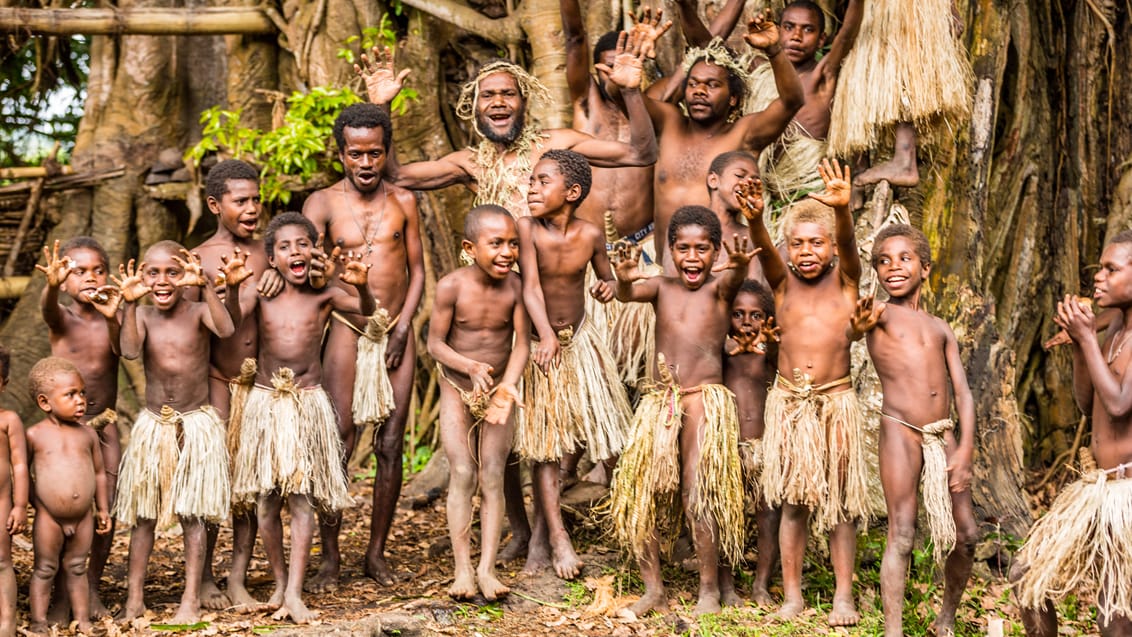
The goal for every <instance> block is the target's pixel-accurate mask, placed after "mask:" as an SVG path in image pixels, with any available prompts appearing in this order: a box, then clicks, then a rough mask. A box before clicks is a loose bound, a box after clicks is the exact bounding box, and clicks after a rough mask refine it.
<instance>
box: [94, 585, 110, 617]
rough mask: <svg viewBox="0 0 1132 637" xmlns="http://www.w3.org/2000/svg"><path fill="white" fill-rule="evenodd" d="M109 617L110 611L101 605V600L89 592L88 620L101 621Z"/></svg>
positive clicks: (95, 594)
mask: <svg viewBox="0 0 1132 637" xmlns="http://www.w3.org/2000/svg"><path fill="white" fill-rule="evenodd" d="M109 616H110V609H109V608H106V605H105V604H103V603H102V598H100V597H99V596H98V593H96V592H94V591H93V590H92V591H91V592H90V618H91V619H102V618H103V617H109Z"/></svg>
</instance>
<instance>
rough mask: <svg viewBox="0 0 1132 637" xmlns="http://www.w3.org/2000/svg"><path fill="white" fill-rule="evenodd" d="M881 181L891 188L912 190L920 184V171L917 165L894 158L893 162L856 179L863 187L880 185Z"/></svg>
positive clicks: (871, 169) (888, 162) (869, 170)
mask: <svg viewBox="0 0 1132 637" xmlns="http://www.w3.org/2000/svg"><path fill="white" fill-rule="evenodd" d="M881 181H887V182H888V183H889V185H890V186H902V187H904V188H911V187H913V186H915V185H916V184H918V183H920V171H919V169H918V168H917V167H916V164H915V163H908V162H906V161H900V160H899V159H898V158H896V157H893V158H892V159H891V160H889V161H886V162H884V163H883V164H877V165H876V166H873V167H872V168H869V169H868V170H866V171H864V172H863V173H861V174H860V175H857V179H856V182H857V183H858V184H861V185H863V186H868V185H871V184H875V183H879V182H881Z"/></svg>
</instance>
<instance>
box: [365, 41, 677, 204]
mask: <svg viewBox="0 0 1132 637" xmlns="http://www.w3.org/2000/svg"><path fill="white" fill-rule="evenodd" d="M642 44H643V38H641V37H639V36H638V35H636V34H634V35H632V36H629V35H628V34H624V33H622V34H621V36H620V38H619V39H618V43H617V47H616V55H615V56H614V60H613V66H606V65H604V64H598V65H596V68H597V69H598V70H600V71H602V72H605V73H608V74H609V81H610V82H611V83H612V84H614V85H616V86H617V87H619V89H620V93H621V95H622V96H623V97H624V99H625V108H626V112H627V113H628V116H629V128H630V135H629V142H628V143H623V142H618V141H611V140H599V139H595V138H594V137H592V136H590V135H587V134H586V133H583V132H580V131H576V130H572V129H567V128H554V129H544V128H542V127H541V126H540V125H539V123H538V122H537V121H536V120H535V119H534V118H533V117H532V116H531V113H532V111H534V112H537V111H538V110H539V109H538V108H535V107H538V106H541V105H542V104H544V103H546V102H547V101H549V99H550V94H549V92H548V91H547V89H546V87H545V86H543V85H542V83H541V82H539V81H538V79H537V78H535V77H534V76H533V75H531V74H530V73H528V72H527V71H526V70H524V69H523V68H522V67H520V66H518V65H516V64H512V63H511V62H507V61H505V60H496V61H494V62H490V63H488V64H486V65H484V66H483V67H482V68H481V70H480V72H479V74H477V75H476V77H475V79H473V80H472V81H470V82H468V83H467V84H465V85H464V87H463V89H462V90H461V91H460V97H459V100H458V101H457V102H456V115H457V116H459V117H460V118H461V119H464V120H465V121H469V122H471V123H472V125H473V127H474V129H475V131H476V133H477V134H478V135H479V136H480V137H481V139H480V141H479V143H478V144H476V145H475V146H473V147H471V148H464V149H461V150H457V151H455V152H452V153H449V154H447V155H445V156H444V157H441V158H440V159H436V160H425V161H418V162H413V163H411V164H404V165H401V164H399V163H398V162H397V161H396V160H395V159H394V158H393V157H390V158H389V161H388V163H387V164H386V173H387V174H388V175H389V179H390V181H392V182H393V183H394V184H396V185H398V186H402V187H405V188H410V189H412V190H434V189H437V188H444V187H446V186H451V185H454V184H464V185H466V186H468V187H469V188H471V189H472V190H473V191H474V192H475V193H476V199H475V203H476V205H483V204H497V205H501V206H503V207H505V208H507V209H508V210H510V211H511V214H513V215H515V216H516V217H522V216H526V215H527V214H528V212H527V184H528V179H529V177H530V173H531V167H532V166H533V165H534V164H535V163H537V162H538V160H539V158H540V157H542V154H543V153H544V152H546V151H547V150H549V149H551V148H560V149H566V150H573V151H575V152H577V153H579V154H581V155H582V156H584V157H585V158H586V159H587V160H588V161H589V162H590V164H592V165H594V166H602V167H618V166H648V165H651V164H653V163H654V162H655V161H656V157H657V146H656V137H655V135H654V134H653V129H652V126H650V123H649V118H648V113H647V112H646V111H645V105H644V100H643V98H642V96H641V91H640V86H641V64H642V58H643V57H644V53H643V52H642ZM374 55H375V59H374V60H373V62H372V63H371V62H370V60H369V59H368V58H367V57H365V56H363V57H362V65H361V66H359V67H356V70H357V71H358V73H359V74H360V75H361V76H362V77H363V78H364V79H365V83H366V91H367V94H368V96H369V100H370V101H371V102H373V103H375V104H380V105H382V106H387V105H388V104H389V103H390V102H391V101H392V100H393V98H394V97H395V96H396V95H397V93H398V92H399V91H400V90H401V82H402V80H403V79H404V78H405V76H406V75H407V74H408V71H401V72H400V73H396V72H395V71H394V68H393V62H392V55H391V53H390V52H389V50H388V49H386V50H383V51H382V50H375V51H374Z"/></svg>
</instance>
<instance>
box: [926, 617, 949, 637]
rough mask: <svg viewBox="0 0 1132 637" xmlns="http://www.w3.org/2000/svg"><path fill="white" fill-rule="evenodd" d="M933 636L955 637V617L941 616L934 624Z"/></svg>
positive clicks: (932, 627)
mask: <svg viewBox="0 0 1132 637" xmlns="http://www.w3.org/2000/svg"><path fill="white" fill-rule="evenodd" d="M931 634H933V635H935V637H955V617H954V616H951V617H944V616H943V615H940V616H939V617H937V618H936V620H935V621H934V622H932V626H931Z"/></svg>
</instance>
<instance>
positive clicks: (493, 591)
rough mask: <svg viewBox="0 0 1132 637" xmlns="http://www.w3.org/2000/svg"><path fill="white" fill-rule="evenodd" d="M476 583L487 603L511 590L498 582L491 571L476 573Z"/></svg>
mask: <svg viewBox="0 0 1132 637" xmlns="http://www.w3.org/2000/svg"><path fill="white" fill-rule="evenodd" d="M476 583H477V584H479V587H480V592H481V593H483V597H484V599H486V600H487V601H489V602H494V601H495V600H497V599H499V598H500V597H502V596H504V595H506V594H507V593H510V592H511V589H510V588H508V587H507V586H505V585H504V584H503V582H500V581H499V580H498V579H497V578H496V577H495V573H493V572H491V571H479V572H478V573H476Z"/></svg>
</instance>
